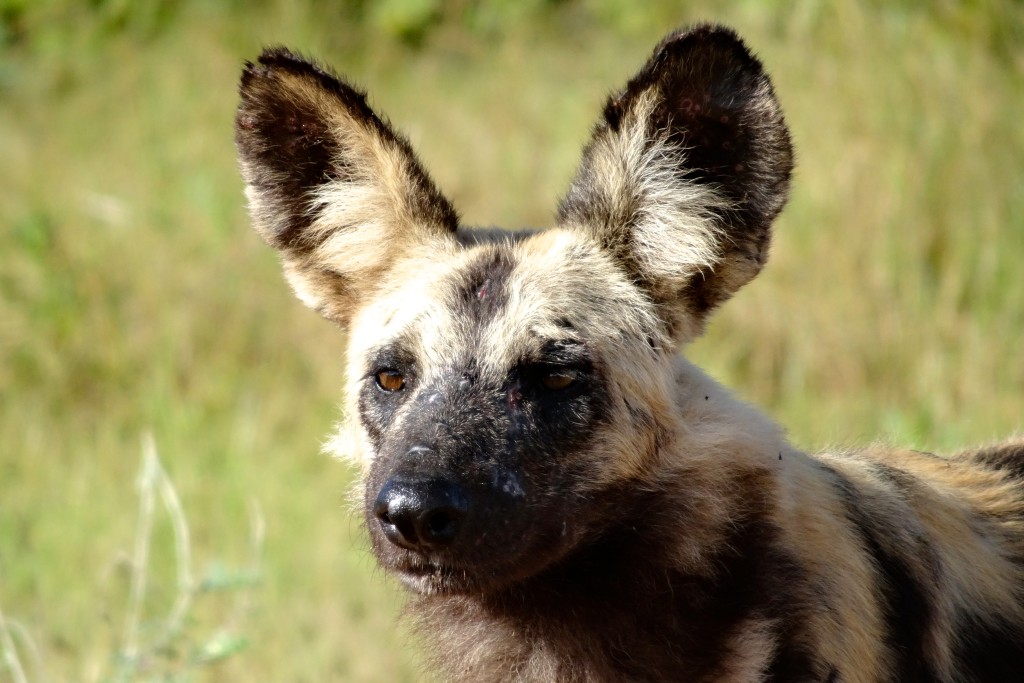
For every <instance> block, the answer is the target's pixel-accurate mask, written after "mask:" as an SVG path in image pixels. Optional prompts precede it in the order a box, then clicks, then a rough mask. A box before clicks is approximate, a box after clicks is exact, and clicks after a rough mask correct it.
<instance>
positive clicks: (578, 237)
mask: <svg viewBox="0 0 1024 683" xmlns="http://www.w3.org/2000/svg"><path fill="white" fill-rule="evenodd" d="M241 98H242V101H241V106H240V108H239V110H238V115H237V119H236V141H237V145H238V150H239V155H240V159H241V168H242V174H243V176H244V179H245V181H246V185H247V187H246V192H247V196H248V199H249V205H250V210H251V213H252V217H253V222H254V223H255V226H256V229H257V231H258V232H259V233H260V235H261V236H262V237H263V239H264V240H266V242H267V243H268V244H270V245H271V246H272V247H274V248H275V249H276V250H277V251H278V252H279V254H280V256H281V259H282V262H283V265H284V270H285V273H286V276H287V279H288V281H289V282H290V283H291V285H292V287H293V288H294V289H295V292H296V293H297V295H298V296H299V298H300V299H301V300H302V301H303V302H304V303H306V304H307V305H308V306H310V307H312V308H314V309H316V310H317V311H319V312H320V313H322V314H323V315H324V316H325V317H327V318H328V319H330V320H333V321H335V322H336V323H338V324H339V325H340V326H341V327H343V328H344V329H345V330H347V332H348V380H347V384H348V387H347V389H348V401H347V421H348V425H347V426H346V427H343V432H344V433H345V434H346V435H347V438H346V439H344V440H341V439H340V438H339V439H337V440H336V442H337V443H345V444H346V445H345V447H344V448H343V449H340V450H344V451H345V454H346V455H347V456H349V457H351V458H353V459H354V460H355V461H357V462H358V463H359V464H360V465H361V466H362V470H363V483H364V492H365V493H364V503H365V512H366V519H367V526H368V529H369V533H370V537H371V539H372V544H373V548H374V551H375V553H376V555H377V557H378V558H379V560H380V562H381V563H382V564H383V565H384V566H385V567H386V568H387V569H389V570H391V571H394V572H396V573H397V574H398V575H399V576H400V577H401V578H402V579H403V581H405V583H407V584H408V585H409V586H411V587H413V588H415V589H417V590H420V591H423V592H474V591H475V592H479V591H490V590H495V589H498V588H501V587H503V586H508V585H510V584H513V583H515V582H516V581H520V580H525V579H527V578H528V577H531V576H533V575H536V574H538V573H541V572H543V571H545V570H546V569H548V568H551V567H552V566H554V565H556V564H557V563H558V562H559V560H560V559H562V558H565V557H566V556H568V555H569V554H571V553H572V552H573V551H574V549H577V548H580V547H582V544H585V543H587V542H588V540H591V539H595V538H598V537H600V536H601V534H602V533H603V531H604V530H606V529H608V528H609V527H610V526H611V525H615V524H621V523H622V520H623V519H627V520H630V519H631V516H633V515H642V514H643V513H642V509H641V508H642V504H641V503H638V501H640V500H642V496H638V492H641V491H642V490H643V489H644V487H645V486H647V485H650V481H649V480H650V477H651V476H652V473H653V472H654V471H655V470H656V469H657V467H658V466H659V459H660V458H661V457H663V455H662V453H663V448H664V446H665V445H666V443H667V442H669V441H672V440H675V439H679V438H685V434H684V432H685V425H684V426H683V428H682V430H681V428H680V425H678V424H677V422H678V420H679V417H678V411H677V406H676V405H675V403H676V398H675V393H674V390H673V384H674V382H675V381H676V380H675V377H674V375H675V372H674V370H673V368H674V367H676V363H677V357H676V350H677V347H678V345H679V344H681V343H685V342H686V341H688V340H689V339H691V338H693V337H694V336H696V335H697V334H699V332H700V331H701V329H702V328H703V325H704V323H705V320H706V319H707V317H708V315H709V313H710V312H711V311H712V310H713V309H714V308H715V307H716V306H718V305H719V304H720V303H721V302H723V301H725V300H726V299H727V298H728V297H729V296H731V295H732V293H733V292H735V291H736V290H737V289H738V288H739V287H741V286H742V285H744V284H745V283H746V282H748V281H749V280H750V279H751V278H752V277H754V275H756V274H757V272H758V271H759V270H760V269H761V267H762V265H763V264H764V262H765V258H766V255H767V251H768V244H769V236H770V226H771V223H772V221H773V219H774V218H775V216H776V215H777V214H778V212H779V211H780V210H781V208H782V206H783V204H784V202H785V198H786V193H787V189H788V184H789V176H790V171H791V168H792V153H791V149H790V143H789V136H788V132H787V129H786V126H785V123H784V121H783V117H782V114H781V111H780V109H779V106H778V103H777V101H776V98H775V95H774V92H773V89H772V86H771V83H770V82H769V79H768V77H767V76H766V75H765V73H764V71H763V69H762V67H761V64H760V63H759V62H758V61H757V60H756V59H755V58H754V57H753V56H752V55H751V54H750V53H749V51H748V50H747V49H746V48H745V46H744V45H743V44H742V42H741V41H740V40H739V39H738V38H737V37H736V35H735V34H734V33H732V32H731V31H729V30H727V29H723V28H719V27H714V26H700V27H697V28H694V29H692V30H689V31H682V32H677V33H673V34H671V35H669V36H668V37H667V38H666V39H665V40H664V41H662V43H661V44H660V45H658V47H657V48H656V49H655V51H654V54H653V55H652V57H651V58H650V60H649V61H648V62H647V63H646V64H645V65H644V66H643V68H642V69H641V70H640V71H639V72H638V73H637V74H636V75H635V76H634V77H633V78H632V79H631V80H630V81H629V82H628V83H627V84H626V86H625V88H624V89H622V90H621V91H620V92H618V93H616V94H614V95H613V96H611V97H610V98H609V100H608V102H607V104H606V105H605V107H604V111H603V113H602V116H601V117H600V119H599V121H598V123H597V125H596V126H595V128H594V131H593V136H592V139H591V140H590V142H589V143H588V144H587V146H586V147H585V149H584V151H583V159H582V162H581V164H580V166H579V170H578V171H577V173H576V176H575V178H574V180H573V181H572V183H571V185H570V187H569V190H568V192H567V193H566V195H565V197H564V199H563V200H562V201H561V204H560V206H559V207H558V213H557V220H556V226H555V227H553V228H550V229H547V230H543V231H524V232H518V233H497V232H494V231H474V230H470V229H465V228H462V227H460V226H459V221H458V216H457V214H456V211H455V209H454V208H453V207H452V205H451V203H450V202H449V201H448V200H447V199H446V198H445V197H444V196H443V195H442V194H441V192H440V191H439V190H438V189H437V187H436V186H435V185H434V183H433V181H432V180H431V179H430V177H429V176H428V175H427V173H426V171H425V170H424V169H423V168H422V166H421V165H420V163H419V161H418V160H417V158H416V156H415V154H414V153H413V151H412V149H411V147H410V145H409V143H408V142H407V141H406V139H405V138H403V137H402V136H401V135H400V134H398V133H397V132H395V130H394V129H392V127H391V126H390V125H389V124H388V123H387V122H386V121H385V120H384V119H382V118H381V117H379V116H378V115H377V114H376V113H375V112H374V111H373V110H372V109H371V108H370V107H369V106H368V105H367V103H366V99H365V95H364V94H363V93H361V92H359V91H358V90H356V89H355V88H353V87H352V86H351V85H349V84H347V83H346V82H345V81H344V80H342V79H341V78H339V77H337V76H336V75H334V74H333V73H331V72H330V71H329V70H327V69H325V68H324V67H321V66H318V65H317V64H315V63H313V62H310V61H308V60H306V59H303V58H301V57H298V56H296V55H295V54H293V53H291V52H288V51H286V50H284V49H270V50H267V51H265V52H264V53H263V54H262V55H261V57H260V58H259V60H258V62H257V63H255V64H248V65H247V66H246V69H245V71H244V74H243V76H242V83H241ZM642 521H643V520H642V519H635V518H632V519H631V523H642Z"/></svg>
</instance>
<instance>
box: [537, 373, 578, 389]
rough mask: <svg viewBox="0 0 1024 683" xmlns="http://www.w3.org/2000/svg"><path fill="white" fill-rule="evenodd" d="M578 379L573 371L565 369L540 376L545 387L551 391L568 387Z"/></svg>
mask: <svg viewBox="0 0 1024 683" xmlns="http://www.w3.org/2000/svg"><path fill="white" fill-rule="evenodd" d="M575 381H576V376H575V375H573V374H572V373H571V372H567V371H565V370H557V371H555V372H549V373H546V374H544V375H543V376H542V377H541V378H540V383H541V384H543V385H544V388H545V389H548V390H550V391H559V390H561V389H567V388H568V387H569V385H570V384H572V383H573V382H575Z"/></svg>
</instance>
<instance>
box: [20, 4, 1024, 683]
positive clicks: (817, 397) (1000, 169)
mask: <svg viewBox="0 0 1024 683" xmlns="http://www.w3.org/2000/svg"><path fill="white" fill-rule="evenodd" d="M723 5H724V6H723ZM407 7H408V6H407V5H403V3H394V2H384V3H379V4H372V6H371V4H370V3H365V4H362V3H349V4H345V3H341V4H338V3H328V2H318V1H316V0H309V1H307V2H286V1H284V0H281V1H280V2H270V3H260V4H259V7H256V8H253V7H250V3H240V2H237V3H236V2H230V1H227V0H225V1H224V2H220V3H201V2H181V3H172V2H154V3H125V2H115V1H113V0H107V1H99V2H94V3H76V2H71V1H70V0H68V1H67V2H61V1H59V0H57V1H51V2H39V3H25V2H16V1H12V0H0V26H2V31H0V159H3V162H2V163H0V444H2V446H0V495H2V498H3V514H2V515H0V606H2V607H3V609H4V615H5V616H6V618H7V622H6V623H8V624H10V623H11V622H12V621H13V622H14V623H16V624H18V625H19V627H20V628H21V629H24V632H25V633H28V634H31V636H32V638H33V640H34V642H35V643H36V645H37V647H38V649H39V651H40V652H41V653H42V656H43V658H44V661H45V664H46V669H47V671H48V672H49V674H50V677H51V678H52V679H53V680H54V681H64V680H68V681H72V680H73V681H99V680H101V676H102V675H103V673H104V672H107V671H110V668H109V667H110V664H111V662H112V661H114V659H113V658H115V657H116V654H117V650H118V647H119V646H118V641H117V637H116V634H117V633H118V632H119V631H118V629H120V628H121V627H122V621H121V616H122V615H123V613H124V612H123V611H122V610H123V608H124V600H125V596H127V595H129V594H130V582H127V581H126V576H125V574H124V572H123V571H120V570H119V569H117V567H119V566H122V565H119V564H118V558H121V557H123V556H125V553H128V552H129V549H130V546H131V542H130V539H131V538H133V534H134V533H135V529H136V527H135V524H136V514H135V511H136V507H137V498H136V493H135V489H134V482H135V481H136V479H137V472H136V470H137V462H138V443H139V438H140V435H141V434H143V433H145V432H146V431H147V430H151V431H152V433H153V435H154V439H155V441H156V443H158V444H159V445H160V452H161V456H162V461H163V463H164V467H165V468H166V472H167V476H168V477H169V478H170V479H171V480H173V481H174V482H175V484H176V488H177V491H178V495H179V496H180V499H181V504H182V507H183V509H184V510H185V511H186V513H187V514H188V518H189V522H190V525H189V528H190V542H191V547H192V548H193V554H194V556H195V557H203V558H212V559H214V560H218V559H219V560H221V561H222V562H224V563H227V564H230V560H232V559H234V558H239V557H248V552H249V547H248V545H249V540H248V538H247V535H246V534H245V533H240V530H243V529H246V528H248V523H249V522H248V520H249V515H250V501H253V500H256V501H258V503H259V505H260V508H261V509H262V510H263V512H264V515H265V517H266V539H265V544H264V547H265V551H264V559H263V563H262V565H261V569H262V571H261V573H260V574H261V582H260V584H259V585H258V586H256V587H255V588H254V589H252V591H251V596H252V597H251V599H252V605H251V612H250V615H249V617H248V618H247V619H246V620H245V622H244V629H243V630H244V634H243V635H244V637H245V638H246V640H247V642H248V643H249V645H248V647H247V648H246V649H245V650H243V651H241V652H239V653H237V654H236V655H235V656H232V657H228V658H226V659H224V660H222V661H219V662H216V663H211V664H210V665H208V666H203V667H199V668H197V669H196V670H195V671H193V672H191V673H190V674H189V675H190V676H193V678H194V680H288V681H310V682H312V681H318V682H319V681H324V680H338V681H381V682H383V681H387V682H393V681H402V680H413V679H415V678H416V676H415V674H414V672H415V665H414V663H413V660H412V658H411V656H410V655H409V654H408V650H407V648H404V647H403V646H402V645H401V644H400V643H401V641H402V640H403V638H402V637H401V635H400V634H397V633H396V632H395V627H394V623H395V616H396V614H397V611H398V606H399V603H400V598H399V595H398V591H397V590H396V589H395V587H394V586H393V585H391V584H390V583H389V582H388V581H386V580H384V578H383V577H381V576H380V575H379V573H378V572H376V571H375V569H374V566H373V563H372V561H371V559H370V557H369V555H368V553H367V552H366V543H365V541H364V540H363V536H362V533H361V530H360V522H359V520H358V518H357V517H352V516H350V515H349V513H348V510H349V507H350V505H349V504H348V503H347V502H346V501H345V497H346V495H347V491H348V489H349V488H350V476H351V473H349V472H348V471H347V470H346V469H345V468H344V467H343V466H341V465H339V464H336V463H332V462H330V461H329V460H328V459H326V458H325V457H323V456H321V455H319V454H318V449H319V439H320V438H321V437H322V436H323V435H324V434H325V433H326V432H327V431H328V429H329V427H330V424H331V423H332V422H333V421H334V420H335V419H337V418H338V417H339V416H338V414H337V412H336V408H334V405H335V404H336V403H337V402H338V399H339V398H340V396H339V393H338V392H339V386H340V377H341V371H342V362H343V358H342V348H343V339H342V338H341V335H340V333H339V332H338V331H337V330H335V329H333V328H332V327H331V326H330V325H329V324H327V323H325V322H323V321H321V320H319V319H318V318H317V317H316V316H315V315H314V314H312V313H310V312H308V311H305V310H303V309H302V308H301V307H300V306H299V305H298V304H297V303H296V302H295V301H294V300H293V298H292V297H291V295H290V294H289V292H288V291H287V288H286V286H285V285H284V284H283V282H282V280H281V277H280V274H279V272H278V265H277V263H276V261H275V258H274V256H273V254H272V253H271V252H270V250H269V249H266V248H265V247H264V246H263V245H262V244H260V242H259V240H258V238H257V237H256V236H255V235H254V234H253V233H252V231H251V229H250V228H249V226H248V221H247V218H246V216H245V213H244V202H243V197H242V192H241V182H240V180H239V179H238V176H237V172H236V169H235V160H234V150H233V144H232V117H233V111H234V107H235V103H236V81H237V76H238V73H239V69H240V66H241V62H242V61H243V60H244V59H252V58H254V57H255V56H256V55H257V54H258V52H259V50H260V48H261V47H262V46H263V45H264V44H269V43H285V44H288V45H291V46H293V47H295V48H297V49H300V50H302V51H304V52H307V53H310V54H315V55H317V56H319V57H321V58H323V59H324V60H325V61H328V62H331V63H333V64H334V65H335V66H337V67H338V69H339V70H341V71H342V72H344V73H346V74H347V75H349V76H350V77H351V78H353V80H355V81H356V82H357V83H359V84H360V85H363V86H365V87H366V88H367V89H369V91H370V93H371V101H372V102H373V103H374V104H375V105H376V106H378V107H379V108H380V109H381V110H383V111H384V112H386V113H387V114H388V115H389V116H390V117H391V119H392V120H393V121H394V123H395V124H396V125H397V126H398V127H399V128H401V129H403V130H405V131H406V132H407V133H408V134H409V135H410V137H411V138H412V140H413V142H414V144H415V146H416V147H417V149H418V150H419V152H420V155H421V157H422V158H423V160H424V162H425V164H426V166H427V167H428V168H429V169H431V172H432V173H433V174H434V176H435V178H436V180H437V181H438V183H439V185H441V187H442V188H443V189H444V190H445V191H446V192H447V193H448V194H449V195H450V196H451V197H452V198H453V199H454V200H455V202H456V204H457V205H458V207H459V209H460V211H461V212H462V214H463V216H464V217H465V219H466V221H467V222H469V223H473V224H487V225H491V224H498V225H507V226H523V225H530V226H542V225H547V224H549V223H550V221H551V215H552V212H553V208H554V205H555V202H556V201H557V198H558V195H559V193H560V192H562V191H563V190H564V188H565V187H566V184H567V182H568V180H569V178H570V176H571V174H572V171H573V168H574V166H575V164H576V161H577V159H578V154H579V149H580V147H581V145H582V144H583V142H584V141H585V140H586V138H587V136H588V134H589V128H590V126H591V125H592V123H593V121H594V118H595V117H596V115H597V112H598V111H599V109H600V106H601V105H602V103H603V99H604V98H605V96H606V95H607V94H608V92H609V91H610V90H611V89H612V88H613V87H617V86H618V85H621V84H622V83H623V82H624V80H625V79H626V78H627V77H628V76H629V75H630V73H631V72H632V71H633V70H634V69H635V68H636V67H637V66H638V65H639V64H640V63H641V62H642V60H643V59H644V58H645V57H646V55H647V54H648V52H649V50H650V49H651V47H652V46H653V44H654V43H655V42H656V41H657V40H658V39H659V38H660V37H661V35H662V34H663V33H665V32H666V31H667V30H669V29H670V28H672V27H673V26H675V25H677V24H682V23H685V22H688V21H692V20H696V19H701V18H710V19H715V20H719V21H724V22H727V23H730V24H733V25H734V26H736V28H737V29H738V30H739V31H740V33H741V34H742V35H744V36H745V38H746V39H747V41H748V43H749V44H750V45H751V46H752V47H754V48H755V50H756V51H757V52H758V53H759V54H760V55H761V57H762V58H763V60H764V61H765V63H766V66H767V67H768V68H769V70H770V71H771V72H772V74H773V76H774V78H775V83H776V86H777V90H778V93H779V96H780V99H781V100H782V103H783V106H784V108H785V109H786V112H787V117H788V120H789V123H790V126H791V128H792V130H793V135H794V139H795V143H796V146H797V150H798V170H797V174H796V177H795V185H794V192H793V197H792V201H791V203H790V206H789V208H788V209H787V210H786V212H785V213H784V214H783V216H782V217H781V219H780V220H779V222H778V224H777V231H776V235H777V237H776V240H775V243H774V247H773V252H772V259H771V261H770V263H769V266H768V267H767V268H766V270H765V271H764V273H763V275H762V276H761V277H760V278H759V279H758V280H756V281H755V282H754V283H753V284H751V285H750V286H749V287H748V288H747V289H745V290H744V291H743V292H741V293H740V295H739V296H738V297H737V298H736V299H735V300H734V301H732V302H730V303H729V304H728V305H727V306H725V307H724V308H723V309H722V311H721V313H720V315H719V316H718V317H717V318H716V319H715V321H714V323H713V324H712V326H711V329H710V330H709V333H708V335H707V336H706V337H705V338H704V339H703V340H701V341H700V342H698V343H697V344H695V345H694V346H693V348H691V349H688V350H687V353H688V354H689V355H690V356H692V357H694V358H695V359H696V360H697V361H698V362H699V363H701V364H702V365H704V366H705V367H708V368H709V369H710V370H711V371H712V373H713V374H715V375H716V376H718V377H719V378H720V379H722V380H723V381H724V382H725V383H727V384H728V385H730V386H732V387H734V388H735V389H736V390H737V392H739V393H740V394H741V395H743V396H745V397H747V398H749V399H751V400H753V401H754V402H756V403H758V404H760V405H762V406H764V407H765V408H766V409H767V410H768V411H769V412H770V413H772V415H773V416H775V417H776V418H778V419H779V420H780V421H781V422H782V423H783V424H785V425H786V426H787V427H788V428H789V429H790V430H791V433H792V434H793V437H794V438H795V440H796V441H797V442H798V443H799V444H801V445H803V446H806V447H808V448H813V447H823V446H827V445H830V444H841V445H851V444H856V443H863V442H865V441H868V440H872V439H876V438H882V439H887V440H890V441H893V442H895V443H900V444H904V445H908V446H912V447H916V448H923V449H939V450H942V449H954V448H957V447H960V446H962V445H965V444H967V443H970V442H973V441H982V440H990V439H992V438H996V437H998V436H1001V435H1005V434H1008V433H1010V432H1012V431H1014V430H1019V429H1021V427H1022V421H1024V418H1022V416H1024V391H1022V388H1024V354H1021V353H1020V352H1019V349H1018V347H1019V346H1020V341H1019V340H1020V339H1022V338H1024V273H1022V272H1021V268H1020V266H1019V264H1020V263H1021V262H1024V218H1022V217H1024V190H1022V188H1024V184H1022V183H1024V127H1021V126H1020V125H1019V113H1020V112H1021V111H1024V76H1022V74H1024V53H1022V46H1024V30H1022V23H1024V19H1022V17H1021V11H1020V9H1019V7H1018V6H1017V5H1016V3H1013V2H1010V1H1009V0H1005V1H1003V2H1000V1H989V2H980V3H952V2H950V3H932V4H931V5H930V9H929V10H927V11H926V10H925V9H922V8H919V7H918V4H917V3H910V2H907V3H881V2H864V3H860V4H852V3H842V4H840V5H837V6H835V7H830V6H827V5H820V4H818V3H772V2H768V3H749V2H735V3H728V4H726V3H700V2H698V3H695V4H692V5H689V7H688V9H685V10H680V9H678V3H669V2H657V3H651V4H650V5H645V6H641V5H640V4H637V3H632V4H631V3H614V2H610V1H609V2H597V1H594V2H562V3H556V2H544V1H542V0H535V1H533V2H527V3H499V2H480V3H441V2H430V1H423V2H420V3H418V7H419V9H418V10H417V11H416V12H413V11H411V10H407ZM922 7H923V6H922ZM143 8H145V9H143ZM417 12H418V13H417ZM155 533H156V535H155V536H154V545H153V550H152V552H153V558H155V564H153V565H152V566H153V567H154V569H155V570H156V571H157V572H158V573H159V572H163V574H159V575H160V576H162V577H163V578H164V579H169V580H171V581H172V584H171V585H173V579H174V575H173V567H174V541H173V532H172V529H171V528H170V527H169V526H166V525H165V526H162V527H161V526H159V525H158V526H157V527H155ZM165 597H166V596H165ZM207 604H209V610H210V612H209V613H208V614H206V615H205V616H204V613H203V610H204V609H207V607H205V605H207ZM198 608H199V616H203V618H212V619H215V618H216V615H217V613H218V610H220V609H222V608H223V605H215V604H210V603H203V604H201V605H199V606H198ZM203 623H210V622H203ZM8 632H11V633H14V632H13V631H11V630H10V629H8ZM18 632H19V633H20V630H19V631H18ZM14 638H15V642H16V647H19V648H21V647H22V646H21V645H17V643H19V642H20V641H18V636H17V635H16V634H15V636H14ZM18 651H19V652H21V653H22V656H23V658H24V657H26V656H27V655H25V654H24V653H25V650H24V649H19V650H18ZM24 661H25V662H30V661H31V659H25V660H24ZM24 669H25V671H26V673H25V675H26V676H28V677H30V678H31V677H32V676H33V672H32V666H31V665H30V664H28V663H26V664H25V666H24ZM10 671H11V669H10V668H8V669H6V670H3V669H0V681H2V680H6V679H5V678H4V676H5V675H8V674H9V673H10ZM32 680H33V683H37V679H32ZM139 680H142V679H139Z"/></svg>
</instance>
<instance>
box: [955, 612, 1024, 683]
mask: <svg viewBox="0 0 1024 683" xmlns="http://www.w3.org/2000/svg"><path fill="white" fill-rule="evenodd" d="M957 627H958V630H959V631H960V633H961V639H960V642H959V643H958V644H957V646H956V649H955V650H954V654H953V657H954V661H955V662H956V666H957V670H958V671H959V672H961V674H962V676H963V677H962V678H961V679H959V680H962V681H964V682H965V683H1021V681H1024V630H1022V628H1021V627H1020V626H1019V625H1017V626H1014V625H1012V624H1009V623H1007V622H1005V621H1003V620H998V621H996V622H995V623H992V622H986V621H984V620H982V619H980V618H977V617H972V616H970V615H963V616H962V617H961V621H960V623H959V624H957Z"/></svg>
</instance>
